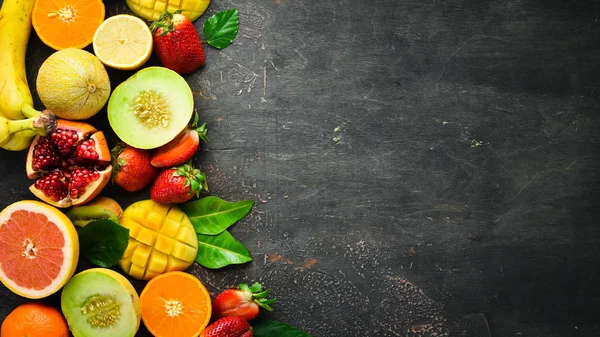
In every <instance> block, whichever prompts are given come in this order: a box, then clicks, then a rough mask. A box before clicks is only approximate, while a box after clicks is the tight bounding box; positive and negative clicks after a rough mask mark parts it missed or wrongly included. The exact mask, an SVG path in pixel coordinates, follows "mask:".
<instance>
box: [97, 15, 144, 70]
mask: <svg viewBox="0 0 600 337" xmlns="http://www.w3.org/2000/svg"><path fill="white" fill-rule="evenodd" d="M93 47H94V53H95V54H96V57H98V58H99V59H100V61H102V63H104V64H105V65H107V66H109V67H111V68H115V69H120V70H133V69H137V68H139V67H141V66H142V65H143V64H144V63H146V61H148V59H149V58H150V54H152V32H151V31H150V28H149V27H148V25H147V24H146V23H145V22H144V21H142V19H140V18H138V17H135V16H133V15H129V14H119V15H115V16H111V17H110V18H108V19H106V20H104V22H102V24H101V25H100V27H98V29H97V30H96V33H95V34H94V42H93Z"/></svg>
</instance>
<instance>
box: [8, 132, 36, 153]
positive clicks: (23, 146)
mask: <svg viewBox="0 0 600 337" xmlns="http://www.w3.org/2000/svg"><path fill="white" fill-rule="evenodd" d="M37 135H38V133H37V132H35V131H33V130H24V131H19V132H17V133H15V134H13V135H12V136H11V137H10V140H9V141H8V143H6V144H4V145H2V148H3V149H5V150H8V151H23V150H27V149H28V148H29V146H30V145H31V142H32V141H33V138H35V136H37Z"/></svg>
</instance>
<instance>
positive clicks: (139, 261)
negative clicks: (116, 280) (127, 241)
mask: <svg viewBox="0 0 600 337" xmlns="http://www.w3.org/2000/svg"><path fill="white" fill-rule="evenodd" d="M151 252H152V247H150V246H146V245H139V246H138V247H137V248H136V250H135V251H134V252H133V255H132V256H131V263H133V264H134V265H138V266H141V267H143V268H145V267H146V264H147V263H148V257H149V256H150V253H151Z"/></svg>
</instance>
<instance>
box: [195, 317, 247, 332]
mask: <svg viewBox="0 0 600 337" xmlns="http://www.w3.org/2000/svg"><path fill="white" fill-rule="evenodd" d="M200 337H254V334H253V333H252V327H251V326H250V323H248V321H247V320H245V319H244V318H243V317H240V316H232V317H223V318H221V319H218V320H216V321H214V322H213V323H212V324H211V325H209V326H207V327H206V328H205V329H204V330H202V333H201V334H200Z"/></svg>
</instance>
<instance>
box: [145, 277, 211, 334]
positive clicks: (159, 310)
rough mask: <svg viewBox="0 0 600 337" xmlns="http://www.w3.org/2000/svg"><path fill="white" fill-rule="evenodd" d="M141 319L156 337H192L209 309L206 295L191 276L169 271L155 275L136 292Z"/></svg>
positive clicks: (204, 321) (200, 284) (206, 317)
mask: <svg viewBox="0 0 600 337" xmlns="http://www.w3.org/2000/svg"><path fill="white" fill-rule="evenodd" d="M140 300H141V302H142V321H143V322H144V325H145V326H146V328H147V329H148V331H150V333H152V335H153V336H156V337H195V336H198V335H199V334H200V332H202V330H204V328H205V327H206V326H207V325H208V322H209V320H210V315H211V312H212V307H211V301H210V295H209V294H208V291H207V290H206V288H205V287H204V285H203V284H202V282H200V280H198V279H197V278H196V277H195V276H193V275H191V274H188V273H186V272H181V271H171V272H167V273H164V274H161V275H158V276H156V277H155V278H153V279H152V280H150V281H149V282H148V284H146V287H144V290H142V294H141V295H140Z"/></svg>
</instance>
